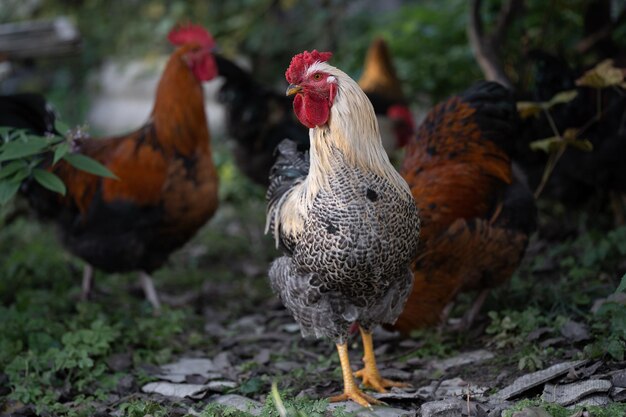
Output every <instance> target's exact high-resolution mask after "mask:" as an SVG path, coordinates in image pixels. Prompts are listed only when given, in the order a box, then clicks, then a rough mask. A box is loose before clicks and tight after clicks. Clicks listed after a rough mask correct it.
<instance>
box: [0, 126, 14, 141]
mask: <svg viewBox="0 0 626 417" xmlns="http://www.w3.org/2000/svg"><path fill="white" fill-rule="evenodd" d="M11 130H13V128H12V127H8V126H2V127H0V137H2V138H5V137H8V136H9V134H10V133H11Z"/></svg>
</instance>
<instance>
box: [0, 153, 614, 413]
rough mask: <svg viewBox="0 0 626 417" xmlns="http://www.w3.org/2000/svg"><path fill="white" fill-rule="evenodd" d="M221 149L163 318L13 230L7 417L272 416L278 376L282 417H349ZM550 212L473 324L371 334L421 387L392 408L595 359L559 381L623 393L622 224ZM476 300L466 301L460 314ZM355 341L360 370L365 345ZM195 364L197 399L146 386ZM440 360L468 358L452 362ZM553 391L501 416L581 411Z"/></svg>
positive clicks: (0, 276) (167, 276) (173, 270)
mask: <svg viewBox="0 0 626 417" xmlns="http://www.w3.org/2000/svg"><path fill="white" fill-rule="evenodd" d="M220 155H221V156H220ZM223 155H226V154H225V153H224V154H220V153H219V152H218V153H217V158H218V160H219V159H220V158H222V160H219V161H218V162H219V165H220V173H221V177H222V188H221V201H222V205H221V207H220V209H219V211H218V213H217V215H216V216H215V217H214V218H213V219H212V220H211V221H210V222H209V223H208V224H207V225H206V226H205V227H204V228H203V229H202V230H201V231H200V232H199V233H198V235H197V236H196V237H195V238H194V239H193V240H192V241H191V242H189V244H187V245H186V246H185V247H184V248H183V249H182V250H180V251H179V252H177V253H176V254H174V256H172V258H171V260H170V261H169V263H168V264H167V266H166V267H165V268H163V269H162V270H160V271H158V272H157V273H156V274H155V282H156V286H157V288H158V290H159V292H160V293H161V294H162V296H163V301H164V302H165V304H166V307H165V308H164V311H163V312H162V313H161V314H160V315H159V316H154V315H153V312H152V311H151V309H150V307H149V304H148V303H147V302H146V301H144V300H143V297H142V292H141V290H140V288H139V285H138V284H137V280H136V276H135V275H133V274H128V275H106V274H104V273H98V274H97V275H96V280H95V293H94V295H93V299H92V300H91V301H89V302H79V301H78V294H79V291H80V288H79V287H80V279H81V269H82V263H81V261H80V260H77V259H75V258H73V257H72V256H70V255H69V254H67V253H66V252H65V251H64V250H63V249H62V248H61V247H60V246H59V244H58V243H57V240H56V238H55V234H54V229H53V228H52V227H51V226H49V225H40V224H39V223H38V222H36V221H33V219H32V218H28V217H25V216H22V217H17V218H15V219H14V220H12V221H11V222H10V224H3V226H2V229H0V253H1V254H2V255H1V259H2V262H1V263H0V300H1V303H2V304H1V306H0V328H2V329H3V331H2V332H0V369H3V371H2V372H0V415H7V416H8V415H15V416H32V415H68V416H108V415H118V416H120V415H124V416H132V417H135V416H144V415H151V416H165V415H169V416H183V415H202V416H220V415H223V416H233V415H249V414H247V413H246V412H244V411H237V412H235V411H234V410H235V409H233V408H232V407H230V406H224V405H218V404H217V403H216V402H215V401H216V400H218V401H223V402H226V401H227V400H229V401H230V400H233V399H235V400H238V399H239V400H240V399H241V397H239V396H243V397H247V398H249V399H252V400H255V401H259V402H260V403H265V405H264V406H263V408H261V409H259V410H260V411H259V410H257V411H259V412H261V414H262V415H263V416H267V417H269V416H278V415H279V410H280V407H276V405H275V404H276V402H278V400H276V399H274V400H271V396H270V390H271V385H272V383H273V382H275V383H276V385H277V388H278V392H279V393H280V394H279V395H280V397H277V398H282V399H283V400H284V401H285V404H286V406H287V415H294V416H295V415H297V414H295V413H296V412H297V411H296V410H300V412H301V414H300V415H306V416H330V415H334V416H342V415H347V414H349V410H351V409H350V408H346V409H343V408H339V409H335V410H334V411H329V410H326V407H327V404H326V402H325V401H323V399H325V398H327V397H328V396H330V395H333V394H336V393H338V392H339V390H340V389H341V373H340V370H339V363H338V359H337V356H336V354H335V350H334V346H333V344H332V343H330V342H328V341H324V340H303V339H302V338H301V337H300V334H299V332H298V329H297V326H295V325H294V323H293V320H292V319H291V317H290V316H289V314H288V313H287V312H286V311H285V310H284V309H283V307H282V306H281V305H280V303H279V302H278V300H277V299H276V298H275V297H274V296H273V295H272V293H271V291H270V289H269V285H268V281H267V268H268V264H269V262H271V260H272V259H273V258H274V257H275V256H276V255H277V253H278V252H277V251H276V250H275V249H274V247H273V242H272V240H271V238H270V237H268V236H265V235H264V234H263V226H264V224H263V223H264V219H265V203H264V201H263V190H261V189H260V188H258V187H256V186H254V185H252V184H249V183H247V182H245V181H243V180H239V179H235V178H237V177H238V174H237V173H236V171H235V168H234V167H233V166H232V164H231V162H230V161H229V160H228V157H227V156H223ZM19 208H20V203H19V202H17V203H15V204H14V205H12V206H11V207H9V208H7V209H5V210H4V214H3V217H2V218H3V219H5V222H6V221H7V219H9V218H10V217H11V216H9V215H8V213H9V212H11V211H14V210H18V209H19ZM540 209H541V210H540V211H541V229H540V230H541V232H540V233H539V234H538V235H536V236H534V237H533V239H532V241H531V243H530V246H529V250H528V254H527V256H526V258H525V260H524V262H523V265H522V267H521V268H520V270H519V271H518V272H517V273H516V275H515V276H514V277H513V279H512V280H511V282H510V283H508V284H507V285H505V286H504V287H503V288H501V289H499V290H497V291H496V292H494V293H493V294H492V295H491V296H490V298H489V300H488V302H487V305H486V306H485V308H484V309H483V312H482V315H481V317H480V319H479V320H478V322H477V323H476V325H475V326H474V327H473V328H472V329H471V330H470V331H469V332H465V333H455V332H449V331H446V330H445V329H444V330H442V329H426V330H424V331H420V332H416V333H415V334H413V335H412V336H411V337H410V338H404V339H402V338H400V337H399V336H398V335H396V334H391V333H388V332H384V331H379V332H377V334H376V336H375V343H376V346H375V347H376V348H377V353H378V359H379V361H380V365H381V369H382V371H383V375H387V376H391V377H395V378H400V379H403V380H406V381H408V382H410V383H411V384H412V385H413V387H415V388H420V389H419V390H418V391H417V392H416V393H414V394H410V395H409V394H406V395H404V396H402V395H400V394H398V393H394V394H393V395H391V396H387V397H385V401H386V402H387V403H388V404H389V405H390V406H391V407H393V409H394V410H395V411H394V412H395V413H396V414H386V415H398V413H400V411H401V410H409V411H410V413H409V415H416V413H417V415H420V414H419V413H420V411H419V410H421V413H422V414H423V415H426V412H427V411H426V408H427V407H426V408H424V407H422V405H423V404H424V403H427V402H432V401H435V400H440V399H442V398H448V399H450V398H455V397H456V398H461V399H462V400H463V401H465V402H466V403H467V404H469V403H470V402H471V407H470V413H471V415H476V416H481V415H488V414H487V411H488V410H491V411H492V414H489V415H496V414H495V412H496V411H494V408H493V407H494V406H493V401H492V399H493V398H494V395H495V394H496V393H497V392H498V391H499V390H501V389H502V388H504V387H506V386H508V385H509V384H511V383H512V382H513V381H514V380H515V379H516V378H518V377H520V376H522V375H526V374H530V373H532V372H534V371H536V370H539V369H546V368H550V366H552V365H555V364H559V363H562V362H566V361H574V360H585V361H586V362H584V363H583V364H581V365H580V366H579V367H578V368H577V371H576V372H573V371H572V370H571V369H570V370H569V372H566V373H565V374H564V375H561V376H559V377H558V378H560V379H558V378H557V377H555V378H557V379H556V381H557V382H558V384H560V385H563V384H565V383H568V382H573V381H586V380H596V379H599V380H604V381H611V384H612V388H611V392H610V394H611V398H612V400H613V401H620V399H621V401H624V398H625V397H626V396H624V395H621V394H620V392H622V391H623V388H621V385H619V384H620V383H621V382H619V381H617V380H618V379H619V378H620V375H621V374H620V371H621V370H622V369H623V368H624V365H625V362H624V347H625V346H624V337H625V336H626V308H625V307H624V305H623V304H621V303H622V302H623V301H624V296H623V294H622V293H621V292H620V291H618V292H617V293H615V291H616V288H617V287H618V285H619V284H620V279H621V278H622V275H623V274H624V272H625V271H626V262H624V259H625V258H624V255H626V227H614V226H612V220H611V218H610V216H609V217H607V216H606V215H605V214H603V215H602V216H603V217H601V218H598V219H599V220H598V221H597V222H596V221H595V220H594V217H593V216H595V214H593V213H591V214H589V212H588V211H587V212H585V211H580V212H576V213H572V212H570V210H568V212H567V215H564V214H563V210H564V209H563V208H562V207H560V206H559V205H555V204H543V205H542V206H541V207H540ZM581 213H582V214H581ZM585 213H587V214H585ZM622 281H623V280H622ZM614 293H615V294H614ZM609 296H610V297H611V298H610V301H609V302H605V303H604V304H603V305H602V300H603V299H605V298H606V297H609ZM470 301H471V298H470V297H463V298H462V299H461V300H460V301H459V302H458V303H457V306H456V309H455V311H454V313H453V316H458V315H459V314H460V313H461V312H462V310H463V309H464V308H465V307H467V305H468V303H469V302H470ZM350 349H351V361H352V363H353V366H354V367H355V368H356V366H358V365H360V356H361V347H360V345H359V343H358V339H357V338H355V339H354V340H353V341H352V343H351V345H350ZM475 351H479V353H478V354H477V355H478V359H475V361H474V362H472V361H471V360H470V359H467V352H475ZM481 355H482V356H481ZM189 358H195V359H201V360H202V361H200V362H198V364H202V366H206V369H204V370H202V371H201V370H200V368H198V369H196V370H193V369H192V370H191V371H189V370H187V371H181V372H183V374H182V377H181V378H180V379H179V381H180V382H182V383H183V384H186V385H185V386H186V387H187V388H188V387H189V384H198V385H202V386H205V385H207V384H208V385H211V387H210V388H206V387H204V388H202V389H200V391H201V393H200V394H199V395H197V396H194V397H195V399H192V398H179V399H175V398H171V397H166V396H162V395H160V394H155V393H146V392H143V391H148V390H149V389H148V388H146V387H150V386H155V384H152V385H148V384H150V383H151V382H158V381H161V382H164V381H165V380H167V379H168V378H169V379H171V377H168V376H167V375H166V376H164V375H163V371H162V370H160V368H159V366H161V365H164V364H168V363H177V362H179V360H180V359H189ZM445 358H457V359H458V358H461V360H464V361H465V362H461V364H460V365H457V366H454V365H453V364H452V365H451V364H450V363H447V362H443V360H444V359H445ZM179 365H180V363H179ZM173 369H174V370H176V369H177V368H176V367H174V368H173ZM572 372H573V373H572ZM454 378H460V379H454ZM624 378H626V375H624ZM449 380H452V381H449ZM216 381H219V382H216ZM616 381H617V382H616ZM552 382H554V380H553V381H552ZM455 384H456V385H455ZM157 385H159V384H157ZM544 385H545V384H543V383H542V384H541V385H537V387H535V388H529V389H526V390H524V391H523V392H522V393H521V394H519V395H517V396H516V397H514V398H511V401H510V402H508V403H506V404H505V406H503V408H508V409H509V411H504V414H502V415H505V416H510V415H512V414H513V413H514V410H516V409H519V410H521V409H524V408H526V410H527V412H528V413H530V412H534V411H532V408H529V407H533V406H536V407H539V408H540V409H543V410H547V412H549V413H550V414H519V415H528V416H531V415H537V416H542V415H553V416H558V417H561V416H570V415H572V414H573V413H574V411H572V410H565V408H562V407H560V406H558V405H549V404H546V403H543V402H542V401H541V400H540V398H539V396H540V395H541V393H542V390H543V389H544ZM160 387H161V388H163V387H166V388H167V386H166V385H164V384H160ZM446 387H447V388H446ZM142 388H143V391H142ZM443 388H446V389H448V392H445V391H443ZM482 388H486V391H485V394H484V395H483V394H481V392H482ZM459 389H460V391H459ZM455 390H457V392H456V393H455ZM606 391H607V390H604V391H603V392H604V394H603V395H604V397H606V398H607V399H609V393H608V392H606ZM409 392H414V390H413V391H409ZM233 394H234V395H236V396H233ZM468 394H469V400H471V401H470V402H467V400H468ZM620 395H621V397H620ZM544 398H545V397H544ZM611 407H612V408H607V407H606V406H605V407H601V408H596V409H593V408H592V409H591V410H595V411H592V414H591V415H596V416H607V417H608V416H617V415H623V413H626V407H625V406H624V403H621V404H620V403H615V404H614V405H612V406H611ZM253 408H254V407H253ZM346 410H348V411H346ZM528 410H531V411H528ZM249 411H253V410H252V408H251V409H250V410H249ZM377 412H378V413H379V415H385V414H381V413H383V411H381V410H380V409H379V410H378V411H377ZM463 412H464V413H467V409H466V408H463ZM497 412H498V413H500V411H497ZM593 412H595V413H596V414H593ZM289 413H291V414H289ZM481 413H482V414H481ZM606 413H608V414H606ZM431 415H441V416H444V415H455V414H431ZM497 415H500V414H497ZM579 415H581V416H582V415H583V414H579Z"/></svg>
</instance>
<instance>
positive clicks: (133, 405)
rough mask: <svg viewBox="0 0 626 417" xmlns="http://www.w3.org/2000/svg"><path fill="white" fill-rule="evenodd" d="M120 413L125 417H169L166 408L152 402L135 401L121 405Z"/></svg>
mask: <svg viewBox="0 0 626 417" xmlns="http://www.w3.org/2000/svg"><path fill="white" fill-rule="evenodd" d="M119 411H120V412H121V413H122V415H123V416H124V417H144V416H146V415H150V416H152V417H167V416H168V415H169V411H168V409H167V408H166V407H164V406H162V405H160V404H158V403H155V402H152V401H141V400H135V401H131V402H125V403H122V404H120V406H119Z"/></svg>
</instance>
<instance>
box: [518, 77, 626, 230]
mask: <svg viewBox="0 0 626 417" xmlns="http://www.w3.org/2000/svg"><path fill="white" fill-rule="evenodd" d="M559 67H561V65H557V66H556V68H559ZM558 71H561V70H558ZM622 71H624V73H626V70H622ZM571 73H572V74H573V73H580V74H579V75H582V74H583V73H584V72H583V71H571ZM569 78H574V77H573V75H572V76H569ZM557 86H558V88H553V89H551V90H547V91H549V97H548V95H546V96H542V97H540V98H541V99H542V101H547V100H549V99H550V98H552V97H553V96H554V95H556V94H557V93H559V92H561V91H567V90H574V91H575V92H576V94H577V95H576V97H575V98H574V99H573V100H572V101H570V102H567V103H563V104H558V105H555V106H553V107H552V108H550V109H549V114H550V117H551V120H550V119H548V117H547V116H546V114H545V113H540V114H537V115H536V116H532V117H528V118H525V119H524V120H522V123H521V124H520V132H521V138H520V140H518V142H517V144H516V146H515V149H514V152H513V154H512V155H513V158H514V159H515V160H516V161H517V162H519V163H520V165H521V166H522V168H523V169H524V171H525V172H526V173H527V175H528V180H529V184H530V186H531V188H533V189H537V187H538V186H539V185H540V183H541V180H542V176H543V173H544V170H545V166H546V164H547V161H548V155H546V153H545V152H541V151H533V150H531V149H530V144H531V142H533V141H536V140H539V139H545V138H549V137H554V136H556V133H555V130H554V129H556V130H557V131H558V133H559V134H560V135H563V134H564V133H565V131H566V130H567V129H577V131H578V132H577V138H578V139H586V140H589V141H590V142H591V144H592V145H593V150H591V151H585V150H581V149H578V148H576V147H573V146H568V147H567V148H566V149H565V151H564V152H563V154H562V156H561V157H560V159H559V160H558V162H557V164H556V166H555V168H554V170H553V171H552V173H551V175H550V177H549V179H548V181H547V183H546V186H545V188H544V189H543V191H542V193H541V196H542V197H549V198H552V199H555V200H558V201H560V202H562V203H563V204H565V205H566V206H570V207H571V206H583V205H587V204H588V203H589V202H590V201H591V202H593V201H601V202H602V203H601V204H600V205H601V206H602V207H607V206H611V207H613V214H614V217H615V220H616V222H617V223H624V216H625V215H626V205H625V204H626V198H624V193H626V94H625V93H624V91H625V90H623V89H620V88H619V87H614V88H604V89H601V90H597V89H595V88H590V87H585V86H577V85H575V79H570V80H569V81H567V84H557ZM541 88H542V87H541V85H538V86H537V89H539V90H541ZM607 202H610V204H607Z"/></svg>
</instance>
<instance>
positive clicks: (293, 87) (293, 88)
mask: <svg viewBox="0 0 626 417" xmlns="http://www.w3.org/2000/svg"><path fill="white" fill-rule="evenodd" d="M300 91H302V87H300V86H299V85H297V84H289V87H287V92H286V93H285V94H286V95H288V96H293V95H294V94H298V93H299V92H300Z"/></svg>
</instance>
